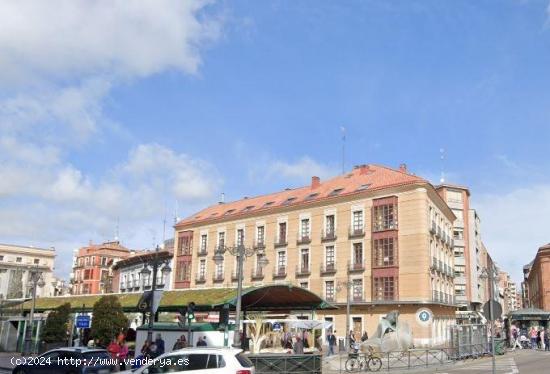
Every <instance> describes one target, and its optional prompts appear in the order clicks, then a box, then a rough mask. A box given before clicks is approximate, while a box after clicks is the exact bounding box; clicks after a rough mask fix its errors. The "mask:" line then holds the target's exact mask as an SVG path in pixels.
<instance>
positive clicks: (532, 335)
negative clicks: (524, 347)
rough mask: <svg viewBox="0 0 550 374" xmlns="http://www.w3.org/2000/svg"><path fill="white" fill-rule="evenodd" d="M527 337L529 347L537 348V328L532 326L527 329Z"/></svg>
mask: <svg viewBox="0 0 550 374" xmlns="http://www.w3.org/2000/svg"><path fill="white" fill-rule="evenodd" d="M529 337H530V338H531V349H537V330H535V327H534V326H533V327H531V331H529Z"/></svg>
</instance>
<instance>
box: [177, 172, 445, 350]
mask: <svg viewBox="0 0 550 374" xmlns="http://www.w3.org/2000/svg"><path fill="white" fill-rule="evenodd" d="M455 218H456V217H455V215H454V214H453V212H452V211H451V209H450V208H449V207H448V206H447V204H446V203H445V201H444V200H443V199H442V198H441V196H440V195H439V194H438V193H437V191H436V190H435V188H434V187H433V186H432V185H431V184H430V183H429V182H427V181H426V180H424V179H422V178H420V177H418V176H415V175H413V174H410V173H409V172H408V171H407V169H406V167H405V166H404V165H402V166H401V167H400V168H399V169H398V170H396V169H391V168H387V167H383V166H377V165H361V166H358V167H356V168H355V169H354V170H353V171H351V172H349V173H346V174H344V175H340V176H337V177H335V178H332V179H330V180H327V181H323V182H322V181H321V180H320V179H319V178H318V177H312V179H311V184H310V185H308V186H305V187H301V188H297V189H287V190H284V191H281V192H277V193H273V194H269V195H263V196H259V197H254V198H244V199H241V200H238V201H234V202H230V203H220V204H217V205H214V206H210V207H208V208H206V209H204V210H202V211H200V212H198V213H196V214H193V215H192V216H190V217H188V218H186V219H184V220H182V221H180V222H178V223H177V224H176V226H175V228H176V240H177V241H176V253H175V262H176V279H175V282H174V286H175V288H185V287H193V288H195V287H229V286H235V285H236V282H237V274H236V259H235V258H234V257H232V256H230V255H228V254H226V255H225V259H224V261H223V263H220V264H215V262H214V261H213V258H212V257H213V255H214V251H215V249H216V248H217V247H218V246H220V245H222V246H223V245H225V246H235V245H238V244H241V243H242V244H243V245H245V246H246V247H250V248H265V253H266V255H267V259H268V260H269V264H268V265H267V266H266V267H265V268H262V267H260V266H259V264H258V258H257V257H252V258H249V259H248V260H247V261H246V263H245V266H244V283H245V285H247V286H253V285H261V284H269V283H287V284H292V285H294V286H297V287H303V288H307V289H309V290H311V291H312V292H314V293H316V294H319V295H322V297H324V298H325V299H326V300H328V301H329V302H331V303H334V304H335V305H337V306H339V307H340V308H339V309H338V310H335V311H330V312H318V313H317V317H318V318H324V319H325V320H328V321H332V322H334V324H335V328H336V330H337V335H338V336H343V335H344V333H345V327H346V307H345V305H346V291H347V290H348V288H347V287H346V286H347V285H350V287H349V291H350V298H351V303H352V309H351V315H350V320H349V324H350V326H351V328H352V329H353V330H354V331H355V332H356V333H357V334H360V333H362V332H363V331H368V332H369V335H372V334H373V333H374V331H375V329H376V327H377V325H378V322H379V320H380V318H381V317H382V316H384V315H385V314H387V313H388V312H389V311H391V310H398V311H399V312H400V318H401V319H402V320H404V321H406V322H408V323H409V324H410V325H411V327H412V329H413V334H414V339H415V344H416V345H428V344H443V343H444V342H445V340H446V339H447V330H448V329H447V327H448V326H449V325H451V324H454V323H455V311H456V307H455V305H454V297H453V296H454V292H455V287H454V282H453V277H454V273H453V268H454V261H453V260H454V256H453V251H452V245H451V244H452V243H451V242H452V240H451V238H452V222H453V221H454V220H455ZM425 309H427V310H428V311H429V312H431V313H430V315H431V317H432V318H431V319H430V320H428V321H424V322H421V321H420V320H419V319H418V318H417V315H418V314H419V311H421V310H425ZM288 312H289V313H290V314H292V311H288ZM423 315H424V316H425V315H426V314H423Z"/></svg>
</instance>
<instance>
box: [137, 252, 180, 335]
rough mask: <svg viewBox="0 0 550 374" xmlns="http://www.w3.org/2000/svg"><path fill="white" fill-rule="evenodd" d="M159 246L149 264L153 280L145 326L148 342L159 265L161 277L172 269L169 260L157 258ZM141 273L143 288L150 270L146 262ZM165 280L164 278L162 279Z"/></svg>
mask: <svg viewBox="0 0 550 374" xmlns="http://www.w3.org/2000/svg"><path fill="white" fill-rule="evenodd" d="M159 250H160V248H159V246H158V245H157V247H156V249H155V255H154V256H153V263H152V264H151V266H152V268H153V280H152V282H151V300H150V302H149V324H148V327H147V340H149V341H150V342H152V341H153V323H154V320H155V312H154V310H153V303H154V300H155V291H156V289H157V274H158V270H159V267H160V266H162V265H164V266H162V269H161V273H162V277H163V279H166V278H167V277H168V275H170V273H171V272H172V269H171V268H170V260H162V259H160V258H159ZM140 274H141V280H142V288H145V279H146V278H148V277H149V276H150V275H151V270H149V266H148V265H147V263H145V264H144V265H143V269H142V270H141V271H140ZM164 282H166V280H165V281H164Z"/></svg>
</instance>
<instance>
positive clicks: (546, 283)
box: [527, 243, 550, 311]
mask: <svg viewBox="0 0 550 374" xmlns="http://www.w3.org/2000/svg"><path fill="white" fill-rule="evenodd" d="M527 286H528V290H529V291H528V292H529V293H528V300H529V305H528V306H529V307H532V308H538V309H542V310H545V311H550V243H548V244H546V245H544V246H542V247H540V248H539V250H538V252H537V255H536V256H535V259H534V260H533V265H532V266H531V269H530V271H529V273H528V276H527Z"/></svg>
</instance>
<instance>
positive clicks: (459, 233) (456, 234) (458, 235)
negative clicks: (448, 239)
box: [453, 229, 464, 240]
mask: <svg viewBox="0 0 550 374" xmlns="http://www.w3.org/2000/svg"><path fill="white" fill-rule="evenodd" d="M453 239H455V240H464V230H463V229H454V230H453Z"/></svg>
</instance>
